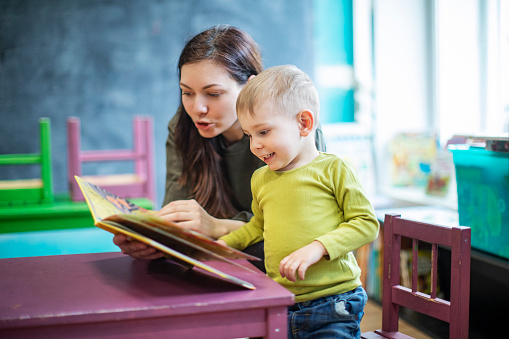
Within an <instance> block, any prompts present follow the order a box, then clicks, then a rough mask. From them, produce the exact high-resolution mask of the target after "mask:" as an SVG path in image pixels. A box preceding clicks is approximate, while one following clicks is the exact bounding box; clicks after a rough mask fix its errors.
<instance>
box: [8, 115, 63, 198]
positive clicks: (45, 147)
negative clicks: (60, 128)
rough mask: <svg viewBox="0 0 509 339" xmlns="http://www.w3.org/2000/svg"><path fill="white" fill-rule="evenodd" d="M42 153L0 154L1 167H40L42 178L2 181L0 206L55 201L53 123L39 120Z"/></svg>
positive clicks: (45, 119)
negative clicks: (52, 155) (52, 149)
mask: <svg viewBox="0 0 509 339" xmlns="http://www.w3.org/2000/svg"><path fill="white" fill-rule="evenodd" d="M39 131H40V153H26V154H0V165H37V164H38V165H40V168H41V177H40V178H35V179H21V180H0V206H9V205H20V204H40V203H51V202H53V201H54V194H53V173H52V165H51V123H50V119H49V118H41V119H39Z"/></svg>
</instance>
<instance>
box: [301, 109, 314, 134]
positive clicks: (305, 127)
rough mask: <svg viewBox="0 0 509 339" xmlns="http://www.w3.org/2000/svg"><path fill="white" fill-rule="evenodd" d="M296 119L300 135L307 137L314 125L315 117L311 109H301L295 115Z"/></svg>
mask: <svg viewBox="0 0 509 339" xmlns="http://www.w3.org/2000/svg"><path fill="white" fill-rule="evenodd" d="M297 121H298V123H299V128H300V135H301V136H302V137H307V136H308V135H309V133H311V132H312V131H313V127H314V125H315V117H314V115H313V113H311V111H308V110H303V111H300V112H299V114H298V115H297Z"/></svg>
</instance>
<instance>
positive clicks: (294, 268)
mask: <svg viewBox="0 0 509 339" xmlns="http://www.w3.org/2000/svg"><path fill="white" fill-rule="evenodd" d="M324 255H328V252H327V249H325V247H324V246H323V245H322V243H321V242H319V241H316V240H315V241H313V242H312V243H311V244H309V245H306V246H304V247H302V248H300V249H298V250H297V251H295V252H293V253H292V254H290V255H289V256H287V257H286V258H284V259H283V260H281V262H280V263H279V273H280V274H281V276H282V277H283V278H285V277H286V279H288V280H290V281H293V282H295V281H297V273H298V275H299V278H300V280H304V278H305V276H306V270H307V269H308V267H309V266H311V265H313V264H315V263H317V262H318V261H319V260H320V259H321V258H322V257H323V256H324Z"/></svg>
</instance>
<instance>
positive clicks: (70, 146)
mask: <svg viewBox="0 0 509 339" xmlns="http://www.w3.org/2000/svg"><path fill="white" fill-rule="evenodd" d="M152 131H153V119H152V117H141V116H139V117H135V118H134V120H133V149H115V150H82V149H81V133H80V119H79V118H76V117H70V118H68V119H67V163H68V181H69V185H70V190H71V199H72V200H73V201H83V200H85V198H84V197H83V194H82V193H81V190H80V188H79V186H78V183H77V182H76V179H75V178H74V176H75V175H77V176H82V177H84V178H85V179H86V180H87V181H89V182H91V183H93V184H95V185H98V186H100V187H102V188H104V189H106V190H108V191H110V192H112V193H113V194H116V195H118V196H121V197H123V198H148V199H150V200H152V202H154V203H155V201H156V192H155V180H154V172H153V170H154V156H153V152H154V137H153V132H152ZM126 160H128V161H133V162H134V164H135V171H134V172H135V173H122V174H115V175H107V176H105V175H90V176H83V171H82V164H83V163H84V162H101V161H126Z"/></svg>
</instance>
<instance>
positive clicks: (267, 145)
mask: <svg viewBox="0 0 509 339" xmlns="http://www.w3.org/2000/svg"><path fill="white" fill-rule="evenodd" d="M254 113H255V114H254V115H251V114H250V113H248V112H245V113H243V114H241V115H239V122H240V125H241V126H242V130H243V131H244V133H245V134H246V135H247V136H249V139H250V145H251V152H252V153H253V154H254V155H256V156H257V157H258V158H260V159H261V160H263V161H264V162H265V163H266V164H267V165H268V167H269V168H270V169H271V170H273V171H288V170H291V169H293V168H297V167H299V166H301V162H302V161H300V160H301V157H300V152H301V149H302V138H301V135H300V128H299V124H298V120H297V113H298V112H295V113H296V114H295V115H294V116H292V117H289V116H288V115H287V114H285V113H283V112H275V111H274V108H273V107H272V105H268V104H266V105H262V106H260V107H256V109H255V112H254Z"/></svg>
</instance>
